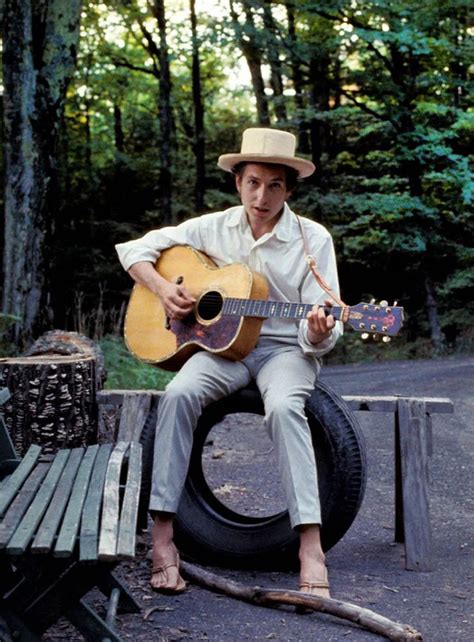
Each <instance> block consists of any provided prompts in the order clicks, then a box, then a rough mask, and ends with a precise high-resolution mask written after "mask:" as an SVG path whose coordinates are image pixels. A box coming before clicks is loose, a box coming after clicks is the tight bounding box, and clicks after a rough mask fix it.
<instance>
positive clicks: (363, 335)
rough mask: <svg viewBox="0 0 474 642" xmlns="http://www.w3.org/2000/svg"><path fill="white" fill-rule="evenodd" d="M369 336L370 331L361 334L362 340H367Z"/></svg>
mask: <svg viewBox="0 0 474 642" xmlns="http://www.w3.org/2000/svg"><path fill="white" fill-rule="evenodd" d="M369 337H370V334H369V333H368V332H363V333H362V334H361V335H360V338H361V339H362V341H367V339H368V338H369Z"/></svg>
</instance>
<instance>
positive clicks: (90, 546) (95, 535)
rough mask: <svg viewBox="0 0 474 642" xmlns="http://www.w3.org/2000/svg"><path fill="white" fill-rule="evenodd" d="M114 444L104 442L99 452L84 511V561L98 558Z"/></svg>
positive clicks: (82, 552)
mask: <svg viewBox="0 0 474 642" xmlns="http://www.w3.org/2000/svg"><path fill="white" fill-rule="evenodd" d="M112 448H113V445H112V444H103V445H102V446H101V447H100V449H99V452H98V454H97V457H96V460H95V464H94V470H93V471H92V477H91V483H90V485H89V491H88V493H87V497H86V501H85V504H84V509H83V511H82V522H81V534H80V538H79V545H80V553H79V559H81V560H82V561H86V560H96V559H97V543H98V541H99V525H100V511H101V508H102V497H103V492H104V484H105V477H106V474H107V466H108V463H109V458H110V453H111V451H112Z"/></svg>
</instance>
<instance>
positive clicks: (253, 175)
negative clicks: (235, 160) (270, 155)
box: [235, 163, 291, 231]
mask: <svg viewBox="0 0 474 642" xmlns="http://www.w3.org/2000/svg"><path fill="white" fill-rule="evenodd" d="M235 180H236V186H237V191H238V192H239V194H240V200H241V201H242V205H243V206H244V208H245V211H246V212H247V216H248V219H249V223H250V225H251V227H252V229H253V228H254V227H255V226H256V227H259V228H264V229H265V231H270V230H271V229H272V228H273V226H274V225H275V223H276V222H277V221H278V219H279V216H280V214H281V212H282V209H283V205H284V203H285V201H286V200H287V198H288V197H289V196H290V194H291V191H289V190H288V189H287V187H286V174H285V170H284V168H283V167H280V166H279V165H271V164H266V165H265V164H262V163H247V164H246V165H245V166H244V168H243V171H242V174H241V175H240V176H236V177H235Z"/></svg>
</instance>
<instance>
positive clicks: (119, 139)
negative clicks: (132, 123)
mask: <svg viewBox="0 0 474 642" xmlns="http://www.w3.org/2000/svg"><path fill="white" fill-rule="evenodd" d="M114 138H115V150H116V155H117V156H119V155H120V154H123V152H124V149H125V147H124V140H125V136H124V134H123V126H122V110H121V109H120V107H119V106H118V105H117V104H115V105H114Z"/></svg>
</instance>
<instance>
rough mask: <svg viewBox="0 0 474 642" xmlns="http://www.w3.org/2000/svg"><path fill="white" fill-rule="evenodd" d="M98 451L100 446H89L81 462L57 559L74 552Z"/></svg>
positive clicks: (64, 522)
mask: <svg viewBox="0 0 474 642" xmlns="http://www.w3.org/2000/svg"><path fill="white" fill-rule="evenodd" d="M98 450H99V446H98V445H95V446H89V447H88V448H87V450H86V453H85V455H84V457H83V459H82V461H81V465H80V466H79V470H78V472H77V476H76V480H75V482H74V486H73V489H72V493H71V496H70V499H69V503H68V507H67V509H66V514H65V515H64V521H63V523H62V526H61V530H60V531H59V535H58V539H57V541H56V546H55V547H54V556H55V557H67V556H69V555H71V554H72V551H73V550H74V545H75V543H76V535H77V532H78V530H79V524H80V521H81V514H82V507H83V505H84V501H85V498H86V494H87V488H88V486H89V480H90V476H91V473H92V467H93V465H94V461H95V458H96V456H97V451H98Z"/></svg>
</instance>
